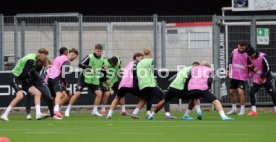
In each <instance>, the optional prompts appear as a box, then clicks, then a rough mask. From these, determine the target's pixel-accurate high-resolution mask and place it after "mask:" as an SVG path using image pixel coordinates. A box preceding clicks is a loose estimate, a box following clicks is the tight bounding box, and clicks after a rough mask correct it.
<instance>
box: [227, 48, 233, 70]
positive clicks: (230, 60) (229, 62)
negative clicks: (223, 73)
mask: <svg viewBox="0 0 276 142" xmlns="http://www.w3.org/2000/svg"><path fill="white" fill-rule="evenodd" d="M232 60H233V52H232V53H231V56H230V57H229V60H228V64H229V65H228V67H227V70H228V71H229V67H230V65H232Z"/></svg>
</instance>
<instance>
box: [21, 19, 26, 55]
mask: <svg viewBox="0 0 276 142" xmlns="http://www.w3.org/2000/svg"><path fill="white" fill-rule="evenodd" d="M25 47H26V46H25V21H22V22H21V57H24V56H25V55H26V50H25Z"/></svg>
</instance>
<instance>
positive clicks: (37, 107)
mask: <svg viewBox="0 0 276 142" xmlns="http://www.w3.org/2000/svg"><path fill="white" fill-rule="evenodd" d="M28 92H29V93H31V94H32V95H34V104H35V112H36V119H37V120H40V119H44V118H47V117H48V115H47V114H42V113H41V109H40V106H41V92H40V91H39V90H38V89H37V88H36V87H35V86H31V87H30V88H29V89H28Z"/></svg>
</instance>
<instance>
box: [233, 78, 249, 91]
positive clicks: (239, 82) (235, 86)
mask: <svg viewBox="0 0 276 142" xmlns="http://www.w3.org/2000/svg"><path fill="white" fill-rule="evenodd" d="M246 84H247V83H246V81H243V80H236V79H231V85H230V89H238V88H240V89H243V90H245V87H246Z"/></svg>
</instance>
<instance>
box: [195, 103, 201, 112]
mask: <svg viewBox="0 0 276 142" xmlns="http://www.w3.org/2000/svg"><path fill="white" fill-rule="evenodd" d="M195 109H196V112H197V113H201V109H200V105H195Z"/></svg>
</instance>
